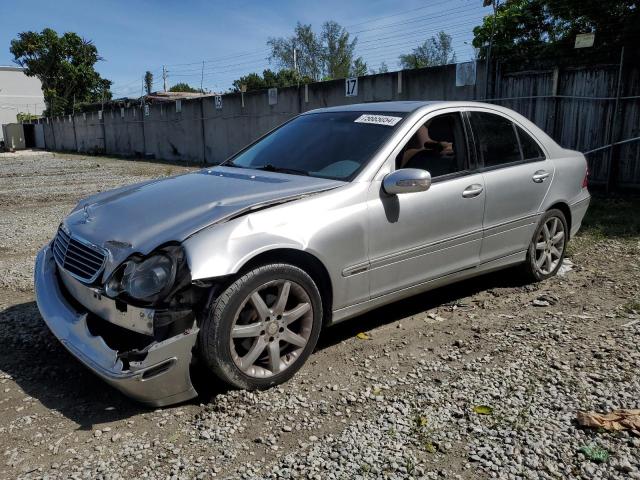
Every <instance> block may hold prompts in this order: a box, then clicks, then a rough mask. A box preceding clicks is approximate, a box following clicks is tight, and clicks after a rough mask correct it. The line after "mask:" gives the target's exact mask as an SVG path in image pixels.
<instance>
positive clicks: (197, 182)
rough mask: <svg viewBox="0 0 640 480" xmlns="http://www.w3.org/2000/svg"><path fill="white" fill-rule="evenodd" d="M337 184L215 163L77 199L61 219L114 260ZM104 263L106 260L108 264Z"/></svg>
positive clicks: (70, 228) (117, 260)
mask: <svg viewBox="0 0 640 480" xmlns="http://www.w3.org/2000/svg"><path fill="white" fill-rule="evenodd" d="M343 184H344V183H343V182H340V181H335V180H327V179H321V178H313V177H306V176H300V175H284V174H280V173H274V172H265V171H259V170H250V169H239V168H231V167H215V168H210V169H205V170H200V171H197V172H193V173H189V174H185V175H179V176H177V177H170V178H165V179H161V180H155V181H150V182H145V183H141V184H136V185H130V186H126V187H122V188H118V189H115V190H111V191H107V192H103V193H99V194H97V195H93V196H91V197H88V198H86V199H84V200H82V201H81V202H80V203H79V204H78V207H76V209H75V210H74V211H73V212H72V213H71V214H69V216H68V217H67V218H65V220H64V224H65V225H66V227H67V228H68V229H69V230H70V231H71V233H72V234H74V235H77V236H79V237H81V238H83V239H85V240H88V241H89V242H91V243H94V244H96V245H100V246H103V247H105V248H107V250H109V252H110V253H111V257H112V258H111V259H110V260H111V262H113V263H116V264H117V263H120V262H121V261H122V260H124V258H126V257H127V256H128V255H130V254H131V253H133V252H140V253H142V254H146V253H149V252H150V251H151V250H153V249H154V248H156V247H157V246H159V245H161V244H163V243H166V242H170V241H178V242H181V241H183V240H184V239H186V238H187V237H189V236H190V235H193V234H194V233H195V232H197V231H199V230H201V229H202V228H204V227H207V226H209V225H211V224H213V223H216V222H219V221H222V220H225V219H227V218H229V217H233V216H235V215H239V214H242V213H243V212H245V211H247V210H248V209H251V208H252V207H256V206H263V205H267V206H268V205H269V204H271V203H279V202H281V201H286V200H288V199H292V198H296V197H298V196H302V195H306V194H310V193H314V192H319V191H323V190H328V189H331V188H335V187H338V186H340V185H343ZM111 262H110V263H111Z"/></svg>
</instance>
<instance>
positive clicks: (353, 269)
mask: <svg viewBox="0 0 640 480" xmlns="http://www.w3.org/2000/svg"><path fill="white" fill-rule="evenodd" d="M367 270H369V262H364V263H359V264H357V265H352V266H350V267H347V268H345V269H344V270H342V276H343V277H350V276H351V275H357V274H359V273H364V272H366V271H367Z"/></svg>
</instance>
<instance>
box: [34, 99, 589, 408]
mask: <svg viewBox="0 0 640 480" xmlns="http://www.w3.org/2000/svg"><path fill="white" fill-rule="evenodd" d="M474 110H480V111H486V112H491V113H495V114H498V115H502V116H505V117H507V118H509V119H510V120H512V121H513V122H515V123H516V124H517V125H518V126H520V127H521V128H522V129H523V130H524V131H526V132H527V133H528V134H529V135H531V136H532V137H533V138H534V139H535V140H536V141H537V142H538V144H539V145H540V147H541V149H542V150H543V152H544V153H545V155H546V159H545V160H542V161H534V162H528V163H520V164H517V165H512V166H509V167H504V168H498V169H493V170H486V171H481V170H474V171H469V172H467V173H466V174H464V175H458V176H455V177H453V178H449V179H435V180H434V181H433V182H432V183H431V185H430V186H429V188H428V189H427V190H425V189H424V188H423V187H424V185H421V186H420V188H419V189H418V190H421V191H416V192H412V193H403V194H401V195H392V194H389V193H388V191H387V192H385V190H384V189H383V184H384V183H385V179H387V184H389V183H390V180H389V176H390V175H392V174H393V172H394V171H395V158H396V155H397V154H398V152H399V151H400V150H401V148H402V147H403V145H404V143H405V142H406V141H407V140H408V139H409V138H410V137H411V135H413V133H414V132H415V131H416V130H417V129H418V128H419V127H420V126H421V125H422V124H424V122H425V121H427V120H428V119H430V118H431V117H433V116H436V115H439V114H443V113H450V112H459V111H474ZM320 111H362V112H407V116H406V118H405V120H404V121H403V122H402V123H401V124H400V125H399V126H398V127H397V129H396V131H395V132H394V134H393V135H392V137H391V138H390V139H389V140H388V141H387V142H386V143H385V145H384V146H383V147H382V148H381V149H380V150H379V151H378V152H377V153H376V154H375V155H374V156H373V158H372V159H371V160H370V162H369V163H368V164H367V166H366V167H365V168H363V169H362V170H361V172H360V173H359V174H358V176H357V177H356V178H355V179H354V180H353V181H351V182H339V181H334V180H325V179H319V178H311V177H304V176H294V175H287V174H282V173H275V172H264V171H257V170H251V169H237V168H229V167H215V168H210V169H205V170H202V171H200V172H196V173H192V174H187V175H182V176H178V177H173V178H168V179H164V180H158V181H152V182H147V183H145V184H141V185H137V186H136V185H134V186H131V187H124V188H120V189H118V190H115V191H112V192H105V193H102V194H98V195H96V196H93V197H90V198H89V199H86V200H84V201H83V202H81V203H80V204H79V205H78V207H76V209H75V210H74V211H73V212H72V213H71V214H70V215H69V216H68V217H67V218H66V219H65V220H64V225H65V226H66V227H67V228H68V229H69V230H71V231H72V232H74V233H75V234H77V235H79V236H80V237H81V238H84V239H86V240H87V241H90V242H92V243H95V244H96V245H100V246H101V247H103V248H105V249H106V250H107V251H108V252H109V255H108V260H107V265H106V267H105V272H104V275H103V278H102V280H103V281H104V280H105V279H106V278H108V276H109V275H110V273H111V272H112V271H113V270H114V269H115V268H116V267H117V266H118V265H119V264H120V263H121V262H122V261H124V260H125V259H126V258H127V257H128V256H129V255H130V254H131V253H133V252H138V253H141V254H148V253H150V252H151V251H153V250H154V249H155V248H157V247H158V246H160V245H162V244H166V243H170V242H175V243H181V244H182V245H183V247H184V250H185V252H186V255H187V261H188V265H189V268H190V270H191V277H192V280H193V281H204V280H212V281H215V279H216V278H218V277H222V276H227V275H233V274H236V273H238V272H239V271H240V269H241V268H242V267H243V266H244V265H246V264H247V262H249V261H250V260H252V259H255V258H256V257H257V256H258V255H261V254H264V253H266V252H272V253H273V252H274V251H277V250H288V251H295V252H297V253H298V254H299V255H310V256H313V257H315V258H316V259H317V260H318V261H319V262H320V263H321V264H322V265H323V266H324V268H325V269H326V271H327V273H328V275H329V279H330V285H331V290H332V299H333V305H332V312H331V314H332V318H331V321H332V322H334V323H335V322H339V321H342V320H346V319H348V318H351V317H354V316H356V315H358V314H360V313H363V312H365V311H367V310H371V309H373V308H376V307H378V306H380V305H384V304H387V303H390V302H393V301H396V300H398V299H401V298H404V297H407V296H410V295H414V294H416V293H419V292H423V291H426V290H429V289H432V288H436V287H439V286H442V285H446V284H448V283H451V282H455V281H459V280H461V279H464V278H469V277H472V276H475V275H478V274H480V273H484V272H488V271H493V270H497V269H501V268H505V267H508V266H510V265H514V264H517V263H521V262H523V261H524V260H525V258H526V250H527V246H528V244H529V242H530V241H531V238H532V236H533V232H534V230H535V227H536V225H537V224H538V221H539V218H540V216H541V214H543V213H544V212H545V211H546V210H548V209H549V208H551V207H553V206H558V205H560V206H563V208H569V210H570V212H571V226H570V232H569V233H570V234H571V235H574V234H575V233H576V232H577V230H578V229H579V227H580V224H581V221H582V218H583V217H584V214H585V212H586V209H587V207H588V204H589V198H590V197H589V193H588V191H587V189H583V188H582V186H581V184H582V179H583V177H584V173H585V171H586V161H585V158H584V156H583V155H582V154H580V153H578V152H574V151H569V150H565V149H562V148H561V147H560V146H558V145H557V144H556V143H555V142H554V141H553V140H552V139H551V138H550V137H549V136H548V135H546V134H545V133H544V132H543V131H542V130H540V129H539V128H538V127H536V126H535V125H534V124H533V123H531V122H530V121H529V120H527V119H526V118H524V117H522V116H521V115H519V114H517V113H515V112H513V111H511V110H509V109H506V108H502V107H499V106H495V105H489V104H482V103H474V102H387V103H368V104H359V105H348V106H343V107H332V108H329V109H324V110H320ZM315 112H318V110H316V111H315ZM310 113H313V112H307V113H305V115H306V114H310ZM405 174H406V172H403V173H402V174H395V175H405ZM393 183H397V182H393ZM398 193H399V192H398ZM85 211H86V212H87V213H88V218H87V215H85V214H84V213H83V212H85ZM46 250H47V247H45V250H43V252H44V253H42V252H41V254H40V256H39V262H41V263H42V262H43V261H44V260H42V259H41V257H42V258H45V257H46V256H47V255H48V254H47V252H46ZM43 256H44V257H43ZM51 264H52V265H53V266H54V267H55V265H54V264H53V262H51ZM40 270H41V269H40ZM39 275H40V277H39ZM52 283H57V281H56V279H55V277H53V276H52V275H51V274H47V275H44V274H43V273H42V272H40V271H39V270H38V269H37V271H36V290H37V291H38V297H39V302H38V303H39V305H40V304H41V303H42V304H43V306H41V311H42V313H43V316H44V317H45V321H47V323H48V324H49V325H50V327H51V328H52V330H54V333H56V332H58V333H56V335H57V336H59V338H60V337H61V335H59V332H60V331H61V328H62V327H60V325H61V324H63V323H64V322H65V321H66V322H72V323H73V322H76V323H77V322H78V320H77V318H78V317H77V315H76V314H72V313H69V312H68V311H67V310H64V309H62V310H61V311H56V310H55V309H52V308H51V307H50V306H49V304H50V303H55V301H54V299H55V297H56V295H59V288H58V286H57V285H55V286H52V285H51V284H52ZM61 301H62V300H60V299H58V302H61ZM89 308H91V307H89ZM52 310H53V312H52ZM51 316H53V319H52V318H51ZM65 316H70V318H68V319H65ZM191 335H193V333H190V334H189V338H191ZM63 338H64V336H63ZM74 339H75V337H72V336H70V337H68V338H66V339H64V340H63V342H66V343H65V345H66V346H67V348H69V349H70V350H71V351H72V353H74V354H75V355H76V356H79V358H80V359H81V360H82V361H83V363H85V364H88V365H89V366H90V368H92V369H93V370H94V371H96V372H97V373H98V374H100V375H101V376H103V378H104V375H103V373H101V372H102V370H101V369H102V367H95V368H94V367H93V366H92V365H93V363H92V362H87V361H86V359H85V357H91V356H92V355H95V356H97V357H98V359H100V358H102V357H105V356H106V357H107V358H108V359H109V361H111V360H112V353H113V352H112V351H111V352H109V351H107V352H105V350H104V348H103V347H102V346H101V345H100V344H99V342H98V343H97V344H96V343H95V341H91V342H89V341H87V339H86V338H85V337H82V338H81V339H80V340H78V341H79V342H80V343H81V344H82V351H81V352H80V353H78V352H77V351H76V350H77V349H76V350H74V347H70V345H69V342H73V341H74ZM170 340H173V339H170ZM194 341H195V340H194ZM181 346H182V347H184V346H185V344H184V343H181ZM191 346H193V344H191ZM175 348H177V347H174V346H172V345H171V344H169V345H166V346H163V347H162V349H159V350H158V355H159V356H157V357H156V358H160V357H165V358H173V356H176V351H175ZM93 350H95V351H94V352H93V353H92V351H93ZM165 352H166V353H165ZM184 352H185V351H184V350H181V351H180V353H179V355H177V358H178V364H179V365H181V367H180V368H182V369H183V371H182V377H180V378H188V369H186V367H185V365H188V363H185V362H186V358H187V357H189V360H190V355H191V353H190V350H189V353H188V355H185V354H184ZM83 356H84V357H83ZM103 360H104V359H103ZM109 368H111V369H116V370H117V369H118V366H117V365H115V366H114V365H112V366H111V367H109ZM177 368H178V366H177V365H176V366H175V367H172V370H174V369H177ZM172 370H170V371H172ZM185 372H186V373H185ZM111 383H114V384H116V383H117V382H111ZM178 384H179V385H180V387H179V388H177V389H178V390H182V389H183V388H184V389H185V390H184V392H189V393H184V392H182V393H171V394H170V395H169V396H168V397H167V399H165V400H160V401H161V402H165V403H166V402H170V401H177V400H175V399H177V398H182V399H184V398H186V396H187V395H188V394H193V395H195V391H193V390H192V387H191V386H190V382H187V381H179V382H178ZM116 386H117V385H116ZM147 387H148V388H146V389H145V390H144V391H143V390H138V389H132V390H129V391H130V392H131V391H135V395H137V397H138V398H146V399H147V400H148V399H152V400H151V401H153V402H158V401H159V400H158V397H159V395H160V394H159V393H158V392H159V390H158V389H161V387H160V385H159V384H158V382H156V383H155V384H153V385H151V384H150V383H149V384H147ZM118 388H122V389H123V390H127V389H129V388H130V387H129V386H127V387H126V388H125V387H118ZM162 388H167V387H166V386H164V387H162ZM163 392H164V393H167V392H166V391H163ZM164 393H163V395H164ZM169 393H170V392H169ZM168 398H171V399H173V400H169V399H168Z"/></svg>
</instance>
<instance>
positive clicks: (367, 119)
mask: <svg viewBox="0 0 640 480" xmlns="http://www.w3.org/2000/svg"><path fill="white" fill-rule="evenodd" d="M400 120H402V117H392V116H390V115H371V114H364V115H360V116H359V117H358V118H356V119H355V120H354V122H355V123H372V124H373V125H386V126H388V127H393V126H395V125H396V123H398V122H399V121H400Z"/></svg>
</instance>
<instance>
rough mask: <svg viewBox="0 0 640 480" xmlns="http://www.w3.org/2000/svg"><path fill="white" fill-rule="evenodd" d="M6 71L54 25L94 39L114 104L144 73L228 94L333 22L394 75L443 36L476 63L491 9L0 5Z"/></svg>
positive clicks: (241, 0) (190, 0)
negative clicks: (285, 43) (21, 45)
mask: <svg viewBox="0 0 640 480" xmlns="http://www.w3.org/2000/svg"><path fill="white" fill-rule="evenodd" d="M2 4H3V6H4V8H2V14H0V65H12V64H13V56H12V55H11V53H10V52H9V46H10V42H11V40H12V39H13V38H15V37H16V36H17V34H18V33H19V32H22V31H26V30H34V31H41V30H42V29H43V28H46V27H50V28H53V29H54V30H56V31H57V32H58V33H59V34H62V33H63V32H67V31H71V32H76V33H77V34H79V35H80V36H82V37H84V38H86V39H90V40H92V41H93V42H94V44H95V45H96V46H97V48H98V52H99V54H100V55H101V56H102V57H103V58H104V61H101V62H100V63H98V64H97V66H96V68H97V70H98V71H99V72H100V74H101V75H102V76H103V77H105V78H108V79H110V80H112V81H113V82H114V85H113V86H112V92H113V93H114V97H116V98H117V97H124V96H131V97H137V96H140V95H141V93H142V92H141V91H142V77H143V75H144V72H145V71H146V70H150V71H151V72H152V73H153V74H154V90H161V89H162V87H163V85H162V68H163V65H164V66H166V70H167V85H168V87H170V86H171V85H173V84H175V83H178V82H187V83H189V84H190V85H192V86H195V87H200V82H201V76H202V62H203V61H205V65H204V80H203V87H204V88H205V89H206V90H208V91H213V92H222V91H225V90H227V89H228V88H230V87H231V83H232V82H233V80H235V79H237V78H239V77H240V76H242V75H246V74H247V73H251V72H262V70H264V69H265V68H269V67H271V68H275V66H274V65H270V64H269V62H268V60H267V57H268V53H269V51H268V48H267V46H266V42H267V40H268V39H269V38H270V37H281V36H290V35H291V34H292V33H293V29H294V27H295V25H296V22H298V21H300V22H302V23H305V24H308V23H310V24H312V26H313V27H314V29H315V30H316V31H319V30H320V28H321V26H322V23H323V22H324V21H327V20H335V21H337V22H338V23H340V24H341V25H343V26H344V27H346V28H347V30H348V31H349V32H350V33H351V34H352V35H354V36H357V38H358V46H357V48H356V54H357V55H360V56H362V57H363V59H364V60H365V61H366V62H367V65H368V67H369V68H370V69H378V68H379V67H380V64H381V63H382V62H385V63H386V64H387V66H388V68H389V70H390V71H393V70H397V69H399V68H398V56H399V55H400V54H402V53H408V52H410V51H411V50H412V49H413V48H415V47H416V46H418V45H419V44H420V43H422V42H423V41H424V40H425V39H427V38H429V37H431V36H433V35H436V34H437V33H438V32H439V31H440V30H444V31H445V32H447V33H449V34H450V35H451V36H452V37H453V45H454V48H455V51H456V55H457V61H459V62H460V61H467V60H469V59H471V58H472V57H473V49H472V47H471V45H470V43H471V40H472V38H473V34H472V29H473V27H474V26H475V25H479V24H480V23H481V21H482V17H483V16H484V15H487V14H489V13H490V12H489V10H490V8H483V7H482V0H403V1H398V0H351V1H348V0H322V1H321V2H311V1H309V0H306V1H305V0H299V1H295V0H278V1H266V0H264V1H260V0H237V1H226V2H225V1H217V0H215V1H214V0H211V1H205V0H183V1H180V2H176V1H175V0H174V1H171V2H170V1H166V0H157V1H150V0H129V1H122V0H103V1H101V2H97V1H87V0H75V1H72V0H55V1H50V0H30V1H28V2H27V1H22V0H3V1H2Z"/></svg>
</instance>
